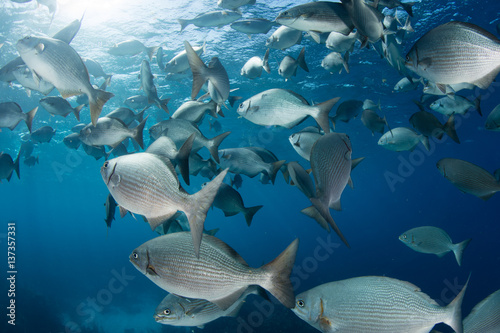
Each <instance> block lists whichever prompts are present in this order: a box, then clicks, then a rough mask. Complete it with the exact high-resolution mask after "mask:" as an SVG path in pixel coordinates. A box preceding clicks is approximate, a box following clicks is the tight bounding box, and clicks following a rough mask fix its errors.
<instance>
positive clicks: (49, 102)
mask: <svg viewBox="0 0 500 333" xmlns="http://www.w3.org/2000/svg"><path fill="white" fill-rule="evenodd" d="M40 105H41V106H42V107H43V108H44V109H45V110H47V112H49V113H50V114H51V115H54V116H56V115H57V116H63V117H65V118H66V117H67V116H68V114H70V113H73V114H74V115H75V118H76V120H78V121H80V111H81V110H82V109H83V107H84V106H85V105H84V104H81V105H78V106H77V107H75V108H74V107H72V106H71V104H69V102H68V101H67V100H65V99H64V98H61V97H58V96H48V97H44V98H42V99H41V100H40Z"/></svg>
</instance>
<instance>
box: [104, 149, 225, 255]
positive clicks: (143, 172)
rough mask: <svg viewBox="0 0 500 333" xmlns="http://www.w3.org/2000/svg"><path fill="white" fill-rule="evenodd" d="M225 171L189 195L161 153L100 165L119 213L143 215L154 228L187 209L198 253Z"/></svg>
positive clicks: (127, 156) (138, 154) (121, 157)
mask: <svg viewBox="0 0 500 333" xmlns="http://www.w3.org/2000/svg"><path fill="white" fill-rule="evenodd" d="M226 173H227V170H224V171H222V172H221V173H220V174H219V175H218V176H217V177H216V178H215V179H214V180H212V181H211V182H210V183H208V184H207V186H205V187H204V188H203V189H201V190H200V191H199V192H197V193H195V194H192V195H190V194H188V193H187V192H186V191H185V190H184V189H183V188H182V187H181V185H180V183H179V179H178V178H177V174H176V172H175V169H174V167H173V165H172V163H171V162H170V160H169V159H168V158H165V157H162V156H160V155H155V154H150V153H137V154H132V155H124V156H120V157H117V158H114V159H112V160H109V161H106V162H105V163H104V165H103V166H102V168H101V176H102V179H103V180H104V183H105V184H106V186H107V187H108V190H109V192H110V193H111V195H112V196H113V198H115V200H116V203H117V204H118V205H119V206H120V212H121V213H124V211H125V210H126V211H130V212H131V213H136V214H141V215H144V216H145V217H146V219H147V220H148V222H149V224H150V226H151V230H155V228H156V227H157V226H159V225H160V224H162V223H163V222H164V221H165V220H168V219H169V218H170V217H172V216H173V215H174V214H175V213H177V211H182V212H184V213H185V214H186V216H187V219H188V221H189V227H190V228H191V234H192V238H193V241H192V243H191V244H194V250H195V253H196V255H197V256H198V255H199V249H200V243H201V237H202V233H203V224H204V222H205V218H206V216H207V211H208V209H209V208H210V206H211V205H212V202H213V200H214V198H215V195H216V194H217V190H218V189H219V186H220V184H221V183H222V180H223V179H224V176H225V175H226ZM191 246H192V245H191Z"/></svg>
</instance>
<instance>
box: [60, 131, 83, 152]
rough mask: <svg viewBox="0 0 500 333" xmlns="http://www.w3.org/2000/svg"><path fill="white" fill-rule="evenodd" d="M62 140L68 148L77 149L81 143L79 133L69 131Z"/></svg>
mask: <svg viewBox="0 0 500 333" xmlns="http://www.w3.org/2000/svg"><path fill="white" fill-rule="evenodd" d="M63 142H64V144H65V145H66V147H68V148H69V149H75V150H77V149H78V148H79V147H80V145H81V144H82V140H80V133H71V134H68V135H66V136H65V137H64V139H63Z"/></svg>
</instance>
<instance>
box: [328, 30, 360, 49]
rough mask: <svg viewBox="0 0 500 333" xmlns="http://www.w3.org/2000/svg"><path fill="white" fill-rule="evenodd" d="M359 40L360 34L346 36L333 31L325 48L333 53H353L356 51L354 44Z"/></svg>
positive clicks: (352, 33) (354, 33)
mask: <svg viewBox="0 0 500 333" xmlns="http://www.w3.org/2000/svg"><path fill="white" fill-rule="evenodd" d="M357 40H358V32H351V33H349V34H348V35H344V34H341V33H340V32H335V31H332V32H330V34H329V35H328V38H327V39H326V42H325V46H326V48H327V49H329V50H331V51H333V52H338V53H343V52H347V51H349V52H352V51H353V49H354V43H356V41H357Z"/></svg>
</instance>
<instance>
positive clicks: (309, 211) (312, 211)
mask: <svg viewBox="0 0 500 333" xmlns="http://www.w3.org/2000/svg"><path fill="white" fill-rule="evenodd" d="M300 212H301V213H302V214H304V215H307V216H309V217H310V218H312V219H314V220H315V221H316V222H318V224H319V225H320V226H321V227H322V228H323V229H325V230H326V231H328V232H330V227H329V226H328V222H326V220H325V219H324V218H323V216H321V214H320V213H319V211H318V210H317V209H316V207H314V206H309V207H307V208H304V209H302V210H301V211H300Z"/></svg>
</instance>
